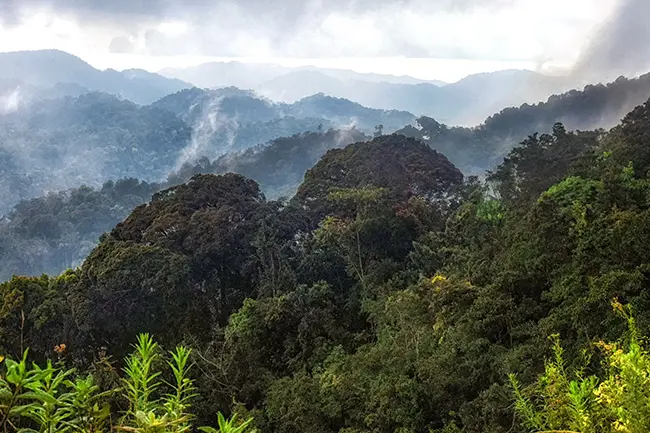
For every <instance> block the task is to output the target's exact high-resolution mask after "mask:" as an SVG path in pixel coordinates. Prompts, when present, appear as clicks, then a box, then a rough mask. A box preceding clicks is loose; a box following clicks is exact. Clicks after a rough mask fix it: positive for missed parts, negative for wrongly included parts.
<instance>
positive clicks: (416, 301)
mask: <svg viewBox="0 0 650 433" xmlns="http://www.w3.org/2000/svg"><path fill="white" fill-rule="evenodd" d="M424 122H426V120H425V121H424ZM420 123H421V126H422V129H424V128H425V127H426V128H430V129H429V131H433V129H435V128H439V127H441V126H440V125H439V124H437V125H436V124H434V123H431V124H427V125H425V124H422V123H423V121H420ZM436 123H437V122H436ZM418 131H419V129H418ZM377 132H378V134H377V136H376V137H375V138H373V139H372V140H370V141H359V142H355V143H352V144H349V145H347V146H345V147H343V146H338V147H340V148H336V149H331V150H328V151H327V152H326V153H325V154H324V155H323V156H322V158H320V160H319V161H318V162H317V163H316V164H315V165H314V166H313V167H312V168H310V169H309V170H308V171H307V172H306V173H305V175H304V179H303V181H302V183H301V184H300V185H299V186H298V188H297V192H296V194H295V195H294V196H293V198H291V199H288V200H280V201H275V200H270V199H268V198H267V197H266V196H265V195H264V193H263V192H262V190H261V187H260V184H258V183H257V182H256V181H255V180H252V179H250V178H247V177H244V176H243V175H241V174H233V173H224V174H193V172H191V170H190V172H189V173H188V175H190V176H192V177H191V178H190V179H189V180H187V181H185V182H184V183H180V184H178V185H176V186H171V187H169V188H164V187H161V188H164V189H160V190H158V191H157V192H155V193H153V195H152V196H151V199H150V200H149V199H148V196H149V194H151V193H152V191H151V189H150V187H151V186H150V185H148V184H142V183H139V182H137V181H129V182H126V183H124V182H122V183H120V184H119V185H118V183H114V184H108V185H106V186H105V187H104V188H102V190H101V191H90V190H89V191H80V192H79V191H78V192H76V193H77V194H86V195H87V196H91V197H96V198H95V200H97V201H98V202H102V201H105V200H108V199H107V197H110V195H111V194H114V193H115V191H117V190H118V189H120V188H121V189H124V191H125V195H127V193H126V192H128V195H129V196H131V197H132V200H133V201H134V202H137V201H140V200H145V201H146V200H148V202H147V203H145V204H141V205H139V206H137V207H136V208H135V209H134V210H133V211H132V212H131V213H130V214H129V215H128V216H127V217H126V218H125V219H124V220H123V221H122V222H120V223H119V224H117V225H116V226H115V227H114V228H113V229H112V230H110V231H109V232H107V233H106V234H104V235H102V236H101V239H100V242H99V244H98V245H97V246H96V247H95V248H94V249H93V250H92V251H91V252H90V254H89V256H88V258H87V259H86V260H85V261H84V262H83V264H81V266H80V267H78V268H76V269H70V270H67V271H65V272H64V273H62V274H61V275H58V276H57V275H51V276H47V275H43V276H40V277H18V276H17V277H14V278H12V279H10V280H8V281H7V282H5V283H3V284H1V285H0V296H2V308H0V332H1V333H2V339H1V340H0V351H1V353H2V354H4V355H5V356H7V358H8V360H7V361H6V363H5V364H6V368H7V369H9V370H11V371H12V372H14V373H11V374H7V376H6V377H7V380H8V381H9V382H8V383H7V386H6V387H5V388H6V391H2V392H0V400H1V401H2V404H1V405H0V411H2V410H5V409H3V408H7V407H11V405H12V404H14V403H13V402H14V401H17V400H16V398H17V397H15V396H16V395H18V393H17V391H15V390H16V386H15V385H14V382H16V381H18V379H16V378H17V377H19V375H18V376H17V374H18V373H16V372H20V371H23V374H27V373H24V372H25V371H27V367H25V364H24V363H23V364H21V363H20V359H22V355H23V352H24V350H25V349H26V348H29V353H28V355H27V356H28V359H29V360H34V361H36V362H38V363H40V365H45V364H43V363H44V362H45V361H46V360H47V359H53V360H55V361H56V362H58V363H60V364H59V365H60V367H57V368H59V369H62V368H63V365H66V366H68V367H74V368H76V371H77V373H74V372H70V373H69V376H70V377H74V375H75V374H77V375H79V378H80V379H78V380H81V378H84V377H86V376H84V374H86V373H88V372H91V373H92V377H93V380H94V381H95V382H93V384H94V385H93V386H95V387H96V389H94V391H93V393H92V396H93V399H95V400H92V401H97V402H98V403H97V406H96V407H95V408H96V411H95V412H92V411H91V412H92V416H90V418H89V417H88V416H86V417H85V418H83V419H85V420H88V419H95V418H100V412H101V410H103V409H101V408H103V407H106V409H105V413H114V414H115V417H116V418H115V420H117V419H118V418H117V416H118V414H120V415H121V414H124V417H123V418H122V419H123V421H121V422H122V423H123V426H124V427H123V429H124V430H126V431H170V432H171V431H187V430H188V429H189V428H190V426H189V424H188V423H189V419H190V418H189V415H187V416H185V413H188V414H189V413H192V414H193V415H194V416H195V417H196V418H195V419H194V421H193V422H194V423H195V425H205V424H208V425H217V424H218V420H217V412H218V411H220V412H222V413H223V414H224V415H225V417H226V418H227V417H230V416H233V415H237V417H238V419H240V420H247V423H248V424H244V425H243V427H242V429H243V428H248V429H251V428H255V429H258V430H259V431H261V432H283V433H292V432H296V433H298V432H314V433H330V432H331V433H334V432H345V433H362V432H364V433H365V432H378V433H397V432H399V433H406V432H413V433H420V432H421V433H426V432H430V431H439V432H459V431H462V432H477V433H478V432H525V431H541V430H544V429H555V430H568V429H574V430H576V431H580V432H591V431H594V432H596V431H610V430H609V429H611V428H613V427H612V426H621V428H620V429H617V430H616V431H629V432H634V433H637V432H642V431H647V428H648V427H649V426H650V416H648V413H647V406H640V405H641V403H644V404H645V402H647V401H648V399H647V397H646V396H647V386H646V385H647V381H648V379H647V378H648V377H650V375H649V374H648V372H650V369H648V365H650V363H648V362H647V361H646V360H647V359H648V355H647V352H646V351H645V349H644V343H643V338H642V336H644V335H649V333H650V316H649V315H648V311H650V308H649V307H650V305H648V303H649V298H648V294H647V293H648V290H647V289H648V277H649V275H650V256H648V252H647V247H646V243H647V242H646V239H647V236H648V233H650V201H649V199H650V196H649V195H648V190H649V187H650V177H648V176H649V174H648V173H649V170H650V151H649V150H648V149H649V148H648V137H649V136H650V101H649V102H646V103H645V104H643V105H640V106H638V107H637V108H635V109H634V110H632V111H631V112H630V113H629V114H627V115H626V116H625V117H624V119H623V120H622V122H621V123H620V124H619V125H617V126H615V127H614V128H613V129H611V130H610V131H608V132H605V131H603V130H598V131H592V132H573V131H571V130H569V129H567V128H566V127H565V126H564V125H562V124H561V123H555V124H554V125H553V126H552V128H551V130H550V131H549V132H548V133H541V134H532V135H530V136H528V137H527V138H525V139H524V140H523V141H522V142H521V143H520V144H519V145H518V146H517V147H515V148H513V149H511V150H509V151H508V152H507V153H506V156H505V158H504V159H503V161H502V162H501V163H500V164H498V165H497V166H495V167H494V168H493V169H492V170H491V171H490V172H489V173H488V175H487V176H486V178H485V180H479V179H478V178H477V177H473V176H464V175H463V173H462V172H461V170H459V169H458V168H457V167H456V166H455V165H454V164H453V161H451V160H450V159H448V158H447V157H446V156H445V155H444V154H443V153H440V152H438V151H436V150H434V149H432V147H431V146H430V145H427V144H425V143H423V142H422V141H420V140H418V139H416V138H412V137H406V136H404V135H401V134H393V135H380V134H379V131H377ZM332 133H333V132H332ZM322 134H327V133H326V132H323V133H322ZM307 137H309V135H307ZM426 137H429V138H426ZM426 137H422V138H423V139H424V140H429V139H430V136H429V135H428V134H427V136H426ZM284 146H287V148H291V141H289V142H288V144H285V145H284ZM278 149H281V147H279V148H278ZM265 158H271V160H273V158H275V157H274V156H272V155H268V156H266V157H265ZM281 159H282V158H280V160H281ZM204 163H205V162H204ZM208 163H209V162H208ZM209 164H213V163H209ZM210 169H211V170H212V167H210ZM192 174H193V175H192ZM181 180H185V179H181ZM260 181H261V180H260ZM104 190H106V191H104ZM50 200H51V202H52V204H51V206H52V207H53V208H56V209H60V210H58V211H55V210H53V211H52V212H53V214H54V212H58V213H56V215H66V211H65V210H64V208H65V207H66V206H65V203H66V201H65V200H62V199H61V198H60V197H57V196H52V197H51V198H50ZM85 200H89V199H88V198H85ZM22 206H24V208H22V209H23V210H22V212H23V213H24V214H25V215H27V214H29V212H30V206H29V202H28V203H25V204H23V205H22ZM32 206H33V208H36V207H37V206H40V204H39V205H36V204H32ZM125 207H126V203H125ZM72 208H74V206H72ZM99 209H100V210H99V212H100V213H102V214H104V213H105V211H102V210H101V207H99ZM17 211H19V209H17ZM120 211H121V210H120V209H115V212H120ZM66 218H68V221H70V223H71V224H84V219H83V218H78V217H75V216H73V215H70V216H69V217H68V216H66ZM14 221H15V224H17V226H16V230H17V231H18V232H22V233H32V234H34V236H44V237H47V235H48V230H51V229H52V224H51V221H48V220H43V221H42V222H40V223H38V224H30V221H31V219H29V218H27V219H25V220H24V223H23V224H22V225H21V224H20V221H19V219H18V218H14V219H12V224H13V223H14ZM62 260H65V259H62ZM612 305H614V308H612ZM143 333H149V334H150V335H152V336H153V338H154V339H155V343H154V342H153V340H152V339H151V337H149V336H148V335H144V334H143ZM553 335H558V336H559V337H553V338H550V339H549V337H550V336H553ZM616 341H620V342H619V343H613V342H616ZM157 344H159V345H160V347H162V348H165V349H166V350H172V354H171V355H169V356H168V357H167V358H168V359H169V360H170V361H169V362H170V364H169V366H170V367H171V372H170V373H169V374H168V373H167V370H164V371H163V373H162V376H158V375H157V374H160V373H155V374H154V373H153V372H154V371H159V370H155V368H163V367H164V366H165V365H166V364H165V363H164V362H162V360H163V359H162V358H164V356H163V355H164V354H163V353H162V352H161V351H160V349H159V348H158V349H157V347H158V346H157ZM134 345H135V346H134ZM174 347H176V349H174ZM188 348H191V351H189V349H188ZM554 350H555V352H553V351H554ZM554 353H555V355H554ZM155 354H157V355H155ZM156 356H157V357H158V358H156ZM14 360H17V361H14ZM20 365H23V367H20ZM190 365H192V368H191V369H190V368H186V367H189V366H190ZM628 367H629V368H628ZM21 368H22V370H21ZM12 369H13V370H12ZM46 371H50V372H51V373H47V374H51V375H53V374H54V372H56V371H63V370H56V368H55V367H52V369H51V370H47V369H46ZM29 372H33V371H32V370H29ZM120 372H124V373H123V374H120ZM82 373H83V374H82ZM33 374H34V375H35V377H37V379H34V380H35V381H36V384H32V385H30V386H32V388H35V389H37V390H39V391H43V392H44V393H45V394H47V393H48V392H49V393H50V394H52V392H53V393H54V394H55V396H54V397H53V398H52V399H49V397H46V396H44V395H43V394H42V393H41V394H39V393H37V392H35V393H33V394H34V395H32V394H28V395H27V397H20V398H24V399H27V400H30V398H32V400H30V401H41V400H43V401H46V400H47V402H48V404H50V406H46V407H51V408H58V407H59V406H61V405H63V406H61V407H67V406H65V404H67V403H65V401H67V400H65V401H64V402H63V403H61V402H59V400H61V399H63V397H61V398H60V399H58V400H57V398H58V394H56V392H54V391H52V390H53V389H54V388H53V387H52V385H51V382H48V380H47V379H46V378H47V374H45V375H43V374H41V373H38V371H37V370H36V373H33ZM39 374H40V376H39ZM120 376H121V377H122V378H121V379H120ZM151 376H153V378H151ZM30 377H31V376H30ZM39 377H40V378H41V379H38V378H39ZM10 378H11V380H9V379H10ZM14 379H15V380H14ZM159 379H160V380H162V379H165V380H166V381H167V382H169V383H168V384H165V383H163V382H160V380H159ZM88 380H90V379H88ZM18 382H19V381H18ZM19 383H22V382H19ZM29 383H32V382H29ZM119 384H122V386H121V388H122V389H123V391H122V393H111V392H110V391H111V390H112V389H114V388H115V387H116V386H117V385H119ZM151 384H153V385H155V386H153V385H152V388H151V389H150V388H149V385H151ZM183 384H188V385H187V386H188V387H190V388H191V390H190V391H188V392H187V393H185V391H184V390H185V389H186V388H183V387H184V386H185V385H183ZM2 386H4V385H3V383H2V382H0V388H1V387H2ZM57 386H58V385H57ZM66 386H68V387H71V388H70V389H73V388H72V387H73V386H74V387H76V388H74V389H73V391H70V392H73V395H75V396H76V395H78V392H79V391H74V390H75V389H79V388H80V387H81V385H75V383H74V382H70V383H69V384H68V385H60V387H61V389H62V390H63V389H64V388H65V387H66ZM5 388H3V389H5ZM55 388H56V387H55ZM56 389H58V388H56ZM188 389H189V388H188ZM625 389H633V390H635V392H637V394H634V395H630V394H626V393H625V391H624V390H625ZM174 390H176V391H177V392H176V393H175V394H174V392H175V391H174ZM581 390H582V391H581ZM12 391H13V392H14V393H13V394H12ZM51 391H52V392H51ZM100 391H102V392H108V393H109V394H105V395H104V394H99V393H100ZM141 391H142V392H144V393H145V397H142V394H139V392H141ZM167 391H169V393H168V394H166V392H167ZM592 391H593V392H592ZM596 391H597V392H596ZM61 392H63V391H61ZM75 393H76V394H75ZM193 394H196V395H194V396H193V397H192V398H190V397H189V396H190V395H193ZM47 395H49V394H47ZM174 396H176V397H174ZM186 397H187V398H186ZM39 398H40V399H41V400H39ZM48 399H49V400H48ZM190 400H191V407H190V403H189V402H190ZM85 401H86V400H85ZM99 402H102V404H104V403H105V405H106V406H102V405H101V404H100V403H99ZM152 402H153V403H152ZM83 407H85V406H83ZM21 410H22V411H23V412H21ZM75 410H76V411H77V412H74V413H75V414H76V413H78V412H79V411H80V409H75ZM635 410H636V412H634V411H635ZM138 411H139V413H140V415H137V416H136V415H135V414H136V413H138ZM38 413H40V412H38V411H37V408H34V407H33V406H29V405H28V406H27V408H25V409H20V410H18V409H16V410H14V411H13V412H11V411H8V412H3V418H4V420H3V421H2V423H3V426H4V427H5V428H7V426H9V425H10V424H8V423H9V422H11V423H16V424H18V423H22V425H25V426H30V425H33V424H30V422H31V423H36V425H44V424H43V422H42V421H41V420H42V419H45V418H43V417H40V418H39V417H38V416H37V414H38ZM66 413H68V412H66ZM5 414H6V415H5ZM35 414H36V415H35ZM163 414H165V415H164V416H163ZM52 417H53V416H50V418H47V420H51V419H52ZM159 417H161V418H159ZM226 418H224V417H223V416H221V415H220V420H221V424H222V425H224V426H225V427H223V428H222V429H221V431H229V430H228V429H227V428H229V427H228V426H226V423H228V422H232V420H231V421H226ZM30 420H31V421H30ZM34 420H36V421H34ZM580 420H582V421H580ZM48 422H49V421H48ZM116 422H117V421H116ZM579 422H582V424H579ZM156 423H157V424H156ZM11 425H14V424H11ZM47 425H53V424H52V423H50V424H47ZM133 425H136V426H135V427H133ZM156 426H157V427H158V430H154V429H153V428H154V427H156ZM603 426H608V427H607V429H603V428H602V427H603ZM230 427H232V426H230ZM240 427H241V426H240ZM146 428H149V430H146ZM233 428H234V427H233ZM599 428H600V429H599ZM129 429H130V430H129ZM137 429H140V430H137ZM37 431H38V430H37ZM71 431H83V430H71ZM612 431H613V430H612Z"/></svg>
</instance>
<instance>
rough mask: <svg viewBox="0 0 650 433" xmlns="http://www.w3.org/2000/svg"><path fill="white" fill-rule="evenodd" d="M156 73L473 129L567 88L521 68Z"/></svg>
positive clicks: (226, 67) (241, 66)
mask: <svg viewBox="0 0 650 433" xmlns="http://www.w3.org/2000/svg"><path fill="white" fill-rule="evenodd" d="M160 73H161V74H162V75H165V76H168V77H175V78H180V79H183V80H185V81H188V82H192V83H194V84H196V85H199V86H201V87H206V88H217V87H223V86H236V87H239V88H244V89H252V90H255V91H256V92H258V93H259V94H261V95H263V96H266V97H268V98H270V99H272V100H275V101H281V102H287V103H291V102H295V101H297V100H300V99H302V98H305V97H307V96H310V95H313V94H318V93H324V94H326V95H329V96H334V97H338V98H345V99H349V100H351V101H355V102H358V103H359V104H362V105H365V106H368V107H373V108H381V109H398V110H404V111H409V112H411V113H414V114H417V115H426V116H431V117H435V118H436V119H439V120H440V121H442V122H445V123H447V124H450V125H475V124H478V123H480V122H482V121H483V120H484V119H485V118H486V117H488V116H489V115H491V114H492V113H494V112H496V111H499V110H501V109H502V108H504V107H508V106H519V105H521V104H524V103H535V102H540V101H543V100H546V98H548V96H549V95H552V94H556V93H562V92H564V91H567V90H569V89H571V88H572V86H571V82H570V81H569V80H568V79H565V78H562V77H549V76H545V75H542V74H539V73H536V72H532V71H525V70H508V71H499V72H493V73H483V74H476V75H470V76H469V77H466V78H464V79H462V80H460V81H458V82H457V83H453V84H446V83H443V82H441V81H426V80H418V79H416V78H413V77H405V76H401V77H397V76H392V75H379V74H360V73H356V72H353V71H346V70H337V69H320V68H315V67H305V68H284V67H281V66H278V65H267V64H245V63H240V62H213V63H205V64H203V65H199V66H195V67H189V68H183V69H163V70H162V71H160Z"/></svg>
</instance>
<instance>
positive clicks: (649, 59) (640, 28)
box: [574, 0, 650, 80]
mask: <svg viewBox="0 0 650 433" xmlns="http://www.w3.org/2000/svg"><path fill="white" fill-rule="evenodd" d="M649 19H650V0H622V1H621V4H620V5H619V7H618V9H617V10H616V12H615V13H614V15H613V16H612V17H611V18H610V19H609V20H608V21H607V22H606V23H605V24H604V25H603V27H602V28H601V29H599V30H598V31H597V32H596V33H595V34H594V36H593V37H592V39H591V40H590V41H589V43H588V45H587V46H586V48H585V50H584V51H583V54H582V56H581V57H580V59H579V61H578V62H577V64H576V67H575V71H574V72H575V74H576V75H577V76H578V77H581V78H584V79H587V80H588V79H593V78H597V79H603V80H609V79H612V78H615V77H616V76H619V75H631V74H638V73H642V72H647V71H648V70H649V69H650V25H649V22H648V20H649Z"/></svg>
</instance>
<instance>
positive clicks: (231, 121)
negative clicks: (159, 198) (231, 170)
mask: <svg viewBox="0 0 650 433" xmlns="http://www.w3.org/2000/svg"><path fill="white" fill-rule="evenodd" d="M223 99H224V97H223V96H215V97H213V98H211V99H210V101H209V102H208V103H207V104H205V105H204V107H203V108H202V114H201V117H200V118H199V120H198V121H196V122H195V124H194V125H193V128H192V139H191V141H190V143H189V144H188V146H187V147H185V148H184V149H183V150H182V151H181V154H180V156H179V158H178V161H177V163H176V167H175V170H178V169H180V168H181V167H182V166H183V165H184V164H186V163H189V164H193V163H195V162H196V161H198V160H199V159H201V158H202V157H206V158H208V159H210V160H212V159H215V158H217V157H219V156H221V155H223V154H224V153H227V152H229V151H231V150H232V149H233V148H234V144H235V139H236V138H237V130H238V129H239V122H238V121H237V119H236V118H233V117H230V116H227V115H225V114H223V113H222V112H221V103H222V101H223ZM192 108H194V107H191V108H190V111H191V110H192ZM215 139H216V140H215ZM215 141H218V142H219V143H218V144H219V146H215V144H216V143H215Z"/></svg>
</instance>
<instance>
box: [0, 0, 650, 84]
mask: <svg viewBox="0 0 650 433" xmlns="http://www.w3.org/2000/svg"><path fill="white" fill-rule="evenodd" d="M648 9H650V7H649V5H648V3H647V2H645V1H643V0H575V1H573V2H570V3H568V2H564V1H561V0H550V1H544V2H541V1H538V0H491V1H487V2H485V1H483V2H481V1H476V0H465V1H462V2H453V1H449V0H436V1H431V2H425V1H421V0H398V1H389V0H385V1H381V2H375V3H371V2H365V1H362V0H337V1H333V2H327V3H324V2H322V1H316V0H310V1H305V2H283V3H282V4H281V5H277V4H275V5H274V4H273V3H272V2H271V3H267V2H259V1H258V0H248V1H237V2H235V1H234V0H218V1H204V0H193V1H190V2H181V1H174V0H146V1H140V2H128V1H115V2H99V1H96V0H83V1H71V0H20V1H19V0H0V51H4V52H6V51H21V50H37V49H59V50H62V51H65V52H68V53H70V54H73V55H75V56H78V57H80V58H82V59H83V60H84V61H86V62H88V63H89V64H91V65H92V66H94V67H96V68H98V69H107V68H113V69H118V70H124V69H130V68H138V69H144V70H147V71H151V72H158V71H160V70H161V69H164V68H166V67H173V68H179V67H189V66H195V65H197V64H200V63H206V62H210V61H241V62H244V63H273V64H279V65H282V66H288V67H300V66H308V65H313V66H316V67H321V68H335V69H347V70H352V71H355V72H361V73H376V74H386V75H398V76H399V75H407V76H411V77H414V78H418V79H422V80H441V81H444V82H455V81H458V80H460V79H462V78H463V77H465V76H467V75H472V74H476V73H481V72H494V71H499V70H507V69H527V70H531V71H537V72H541V73H544V74H552V75H554V74H558V73H564V74H569V73H572V72H576V71H577V72H579V73H580V74H582V75H586V76H588V77H589V78H590V79H592V80H595V81H606V80H609V79H611V78H612V77H615V76H617V75H621V74H625V75H630V76H634V75H638V74H639V73H641V72H644V71H645V70H646V69H647V68H650V64H648V62H647V61H646V58H647V57H648V56H646V55H645V54H646V51H647V50H648V48H646V47H647V46H648V44H647V42H648V40H649V39H650V37H649V36H650V30H648V29H646V28H645V24H644V23H643V17H644V16H647V12H648ZM622 43H626V44H628V45H627V46H628V47H632V50H629V51H627V53H628V55H627V56H626V57H625V58H624V59H621V58H619V54H618V53H619V52H620V51H619V50H618V48H619V46H620V44H622ZM635 51H637V53H636V54H629V53H634V52H635ZM587 65H588V66H587Z"/></svg>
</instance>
